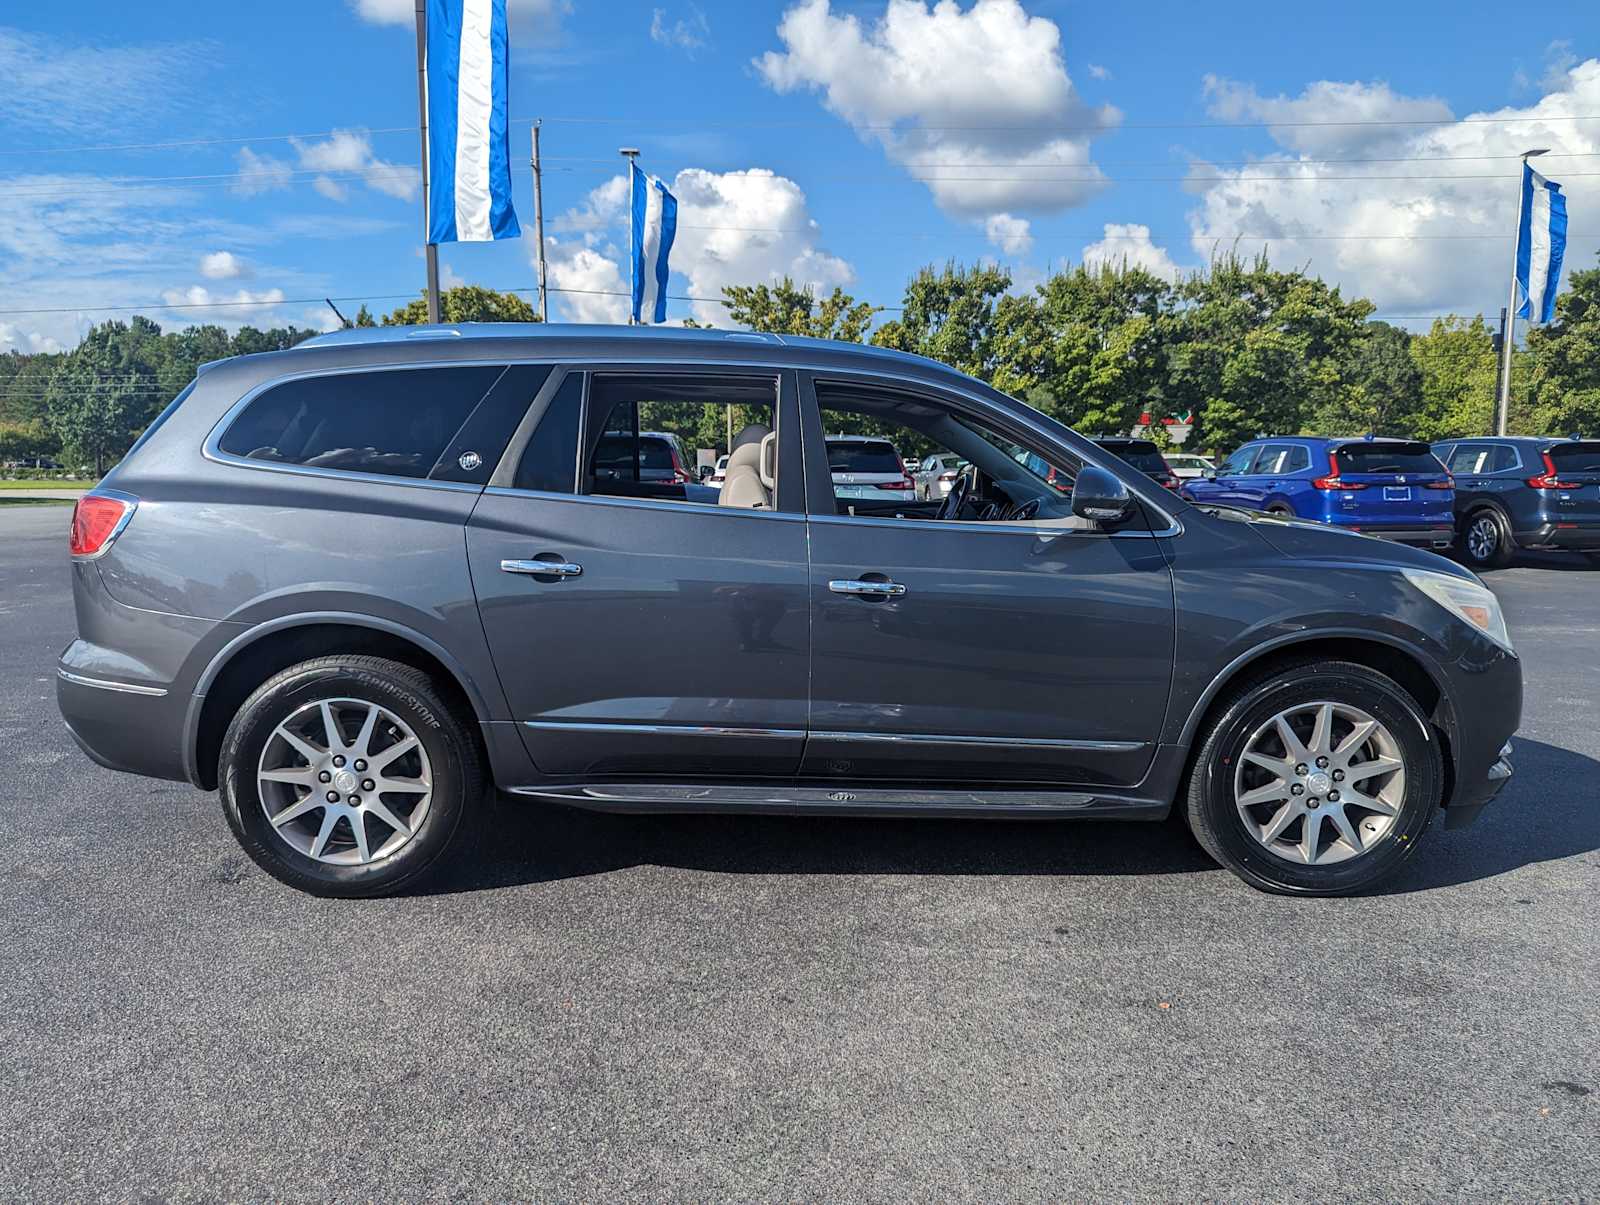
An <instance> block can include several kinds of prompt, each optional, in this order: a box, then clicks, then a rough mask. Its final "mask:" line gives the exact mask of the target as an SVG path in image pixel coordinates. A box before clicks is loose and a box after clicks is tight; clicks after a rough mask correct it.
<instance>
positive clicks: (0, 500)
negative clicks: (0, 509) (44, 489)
mask: <svg viewBox="0 0 1600 1205" xmlns="http://www.w3.org/2000/svg"><path fill="white" fill-rule="evenodd" d="M71 505H72V499H71V498H7V497H6V496H5V495H4V494H0V506H71Z"/></svg>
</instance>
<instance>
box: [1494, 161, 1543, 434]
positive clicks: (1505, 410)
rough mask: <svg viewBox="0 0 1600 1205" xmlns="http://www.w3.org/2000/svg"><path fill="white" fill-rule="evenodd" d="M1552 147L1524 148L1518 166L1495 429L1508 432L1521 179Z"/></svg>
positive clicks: (1499, 431)
mask: <svg viewBox="0 0 1600 1205" xmlns="http://www.w3.org/2000/svg"><path fill="white" fill-rule="evenodd" d="M1549 149H1550V148H1549V147H1539V148H1537V149H1535V150H1531V151H1523V152H1522V155H1521V157H1520V158H1519V160H1518V168H1517V209H1516V213H1517V226H1516V232H1515V233H1514V234H1513V235H1512V236H1511V300H1510V301H1509V302H1507V303H1506V334H1505V338H1504V339H1503V340H1501V344H1500V389H1499V394H1500V397H1499V406H1498V407H1497V412H1496V415H1495V424H1494V433H1495V434H1496V435H1504V434H1506V429H1507V427H1508V426H1509V423H1510V418H1511V345H1512V343H1513V342H1514V341H1515V335H1516V332H1517V252H1518V251H1519V250H1521V247H1522V181H1523V180H1524V178H1526V176H1527V174H1528V160H1529V159H1532V158H1534V157H1535V156H1536V155H1542V154H1544V153H1545V152H1546V151H1548V150H1549Z"/></svg>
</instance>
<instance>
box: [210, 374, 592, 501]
mask: <svg viewBox="0 0 1600 1205" xmlns="http://www.w3.org/2000/svg"><path fill="white" fill-rule="evenodd" d="M513 363H516V364H552V365H556V366H559V365H560V364H561V361H560V360H559V359H556V358H549V359H546V358H543V357H540V358H536V359H529V360H515V361H513V360H508V359H505V358H502V357H490V358H488V359H481V360H480V359H470V360H416V361H407V362H404V363H397V364H354V365H352V364H346V365H341V366H340V367H338V368H312V369H306V370H305V371H302V372H289V373H285V374H283V375H282V376H277V377H272V378H271V379H269V380H265V381H260V382H257V383H256V384H255V385H253V386H251V387H250V388H249V389H247V390H246V391H245V393H244V395H243V396H242V397H240V398H239V400H238V401H236V402H234V403H233V404H232V405H231V406H229V407H228V408H227V409H226V410H224V411H223V412H222V417H221V418H219V419H217V421H216V422H215V423H214V424H213V425H212V428H211V433H210V434H209V435H207V436H206V441H205V443H204V445H202V447H201V449H200V454H201V455H202V456H203V457H205V459H207V460H210V461H212V462H214V463H216V464H226V465H231V466H233V467H234V468H241V469H265V470H266V471H267V472H269V473H291V474H294V475H295V476H299V477H321V478H324V479H329V480H334V481H375V482H377V483H378V484H380V485H409V486H416V487H421V488H424V489H436V490H455V491H457V492H463V491H465V492H468V493H474V494H478V493H482V492H483V489H484V487H483V486H481V485H473V484H472V483H471V482H467V481H434V480H431V479H430V478H427V477H396V476H394V475H392V474H389V473H363V472H359V471H358V470H355V469H324V468H319V467H318V466H316V465H306V464H280V463H278V462H277V461H272V460H252V459H251V458H250V457H248V456H238V455H235V454H234V453H232V452H224V451H223V450H222V448H221V446H220V445H221V443H222V437H223V436H224V435H225V434H226V433H227V432H228V429H229V428H231V427H232V426H233V423H234V420H235V419H237V418H238V417H239V415H240V414H242V413H243V412H244V410H245V408H246V407H247V406H249V405H250V403H251V402H253V401H255V400H256V398H258V397H260V396H261V395H262V394H263V393H265V392H266V391H267V390H269V389H275V388H277V387H278V386H279V385H287V384H289V383H290V382H291V381H303V380H308V379H311V378H314V377H346V376H364V375H366V374H367V373H373V372H407V371H410V370H412V369H416V368H501V369H505V368H509V367H510V366H511V365H512V364H513ZM498 383H499V382H498V381H496V384H498ZM490 388H491V389H492V388H493V386H490ZM485 396H487V394H485ZM482 400H483V398H479V399H478V401H479V402H481V401H482ZM532 401H533V399H531V398H530V399H529V404H530V405H531V404H532ZM471 414H472V411H471V409H469V410H468V411H467V413H466V415H464V416H463V417H462V419H461V421H462V422H463V423H464V422H466V421H467V418H469V417H470V416H471ZM459 430H460V428H459V427H457V431H459ZM451 438H452V439H453V438H454V436H453V435H452V436H451ZM447 446H448V445H447ZM429 471H430V472H431V471H432V470H431V469H430V470H429Z"/></svg>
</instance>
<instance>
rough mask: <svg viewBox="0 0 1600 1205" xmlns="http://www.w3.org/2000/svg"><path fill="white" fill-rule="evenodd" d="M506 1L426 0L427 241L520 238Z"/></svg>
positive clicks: (475, 240)
mask: <svg viewBox="0 0 1600 1205" xmlns="http://www.w3.org/2000/svg"><path fill="white" fill-rule="evenodd" d="M508 58H509V51H508V44H507V39H506V0H428V187H429V197H428V241H429V242H430V243H457V242H459V243H486V242H489V241H490V240H491V239H502V238H516V237H517V236H518V235H520V234H521V233H522V228H521V227H520V226H519V225H518V224H517V213H516V210H514V209H512V207H511V151H510V146H509V144H508V142H507V126H508V122H507V120H506V108H507V104H506V93H507V86H506V77H507V70H506V61H507V59H508Z"/></svg>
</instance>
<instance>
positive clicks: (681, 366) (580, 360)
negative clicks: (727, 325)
mask: <svg viewBox="0 0 1600 1205" xmlns="http://www.w3.org/2000/svg"><path fill="white" fill-rule="evenodd" d="M767 346H774V345H772V344H768V345H767ZM776 346H778V347H784V346H786V345H784V344H782V343H779V344H777V345H776ZM514 364H552V365H555V366H556V367H558V368H563V369H567V370H569V371H571V370H578V371H590V372H592V371H593V370H594V369H595V368H598V367H601V366H614V367H617V368H619V369H623V370H626V369H629V368H639V369H656V368H662V367H666V368H671V369H675V370H677V371H680V372H684V373H690V374H692V373H695V372H715V371H718V370H723V369H729V368H739V369H754V370H757V371H766V372H773V373H781V372H784V371H805V372H809V373H810V374H811V375H812V377H813V378H815V379H826V378H827V377H828V375H829V374H830V373H833V374H839V375H843V376H854V377H861V378H869V379H872V380H877V381H886V382H890V383H893V384H898V385H902V386H906V387H909V388H912V389H920V390H924V391H929V390H931V391H933V392H940V391H943V392H945V393H950V394H954V395H955V396H957V397H959V398H961V399H962V400H964V401H965V402H967V403H968V404H970V405H972V406H974V407H976V408H978V409H979V410H980V411H988V410H991V409H993V408H994V403H993V402H992V401H990V400H989V399H988V398H985V397H982V396H980V395H978V394H975V393H973V392H972V391H971V390H969V389H967V388H965V387H963V386H962V385H961V384H960V383H959V382H957V383H951V382H948V381H940V380H933V381H930V380H928V379H926V378H924V377H920V376H914V375H912V374H909V373H904V372H893V371H888V370H886V369H884V368H882V367H880V366H876V365H872V364H862V365H859V366H854V365H853V366H850V367H846V368H839V367H837V366H830V367H827V368H820V369H818V368H813V367H810V366H808V365H805V364H796V363H791V362H781V363H774V362H773V361H772V360H770V359H766V360H746V359H739V358H725V357H718V358H716V359H708V360H685V359H683V358H682V357H679V356H667V357H663V356H648V355H647V356H641V355H638V354H634V355H616V356H604V355H601V356H596V355H586V356H582V357H575V356H571V355H535V356H517V355H502V356H486V357H483V358H478V357H474V358H471V359H466V358H463V359H450V360H408V361H405V362H402V363H394V364H355V365H349V364H347V365H341V366H339V367H331V368H316V369H306V370H304V371H301V372H291V373H285V374H283V375H282V376H276V377H272V378H271V379H270V380H266V381H262V382H259V383H258V384H256V385H254V386H252V387H251V388H250V389H249V390H248V391H247V392H246V393H245V394H244V396H243V397H241V398H240V399H239V400H238V401H236V402H234V403H233V404H232V405H231V406H229V407H228V409H227V410H226V411H224V412H223V415H222V417H221V418H219V419H218V420H217V422H216V425H215V426H213V427H212V429H211V434H210V435H209V436H207V438H206V442H205V445H204V448H203V449H202V451H203V454H204V456H205V458H206V459H208V460H211V461H215V462H217V463H219V464H227V465H233V466H236V467H239V468H249V469H266V470H268V471H275V472H280V473H298V474H301V475H304V476H317V477H324V476H325V477H332V478H336V479H339V480H345V481H376V482H379V483H383V484H392V485H410V486H422V487H424V488H431V489H455V490H471V491H474V492H480V493H481V492H487V491H488V490H490V489H499V490H504V491H505V492H507V493H511V494H515V495H517V496H529V497H533V496H539V497H562V496H563V495H550V494H540V493H538V492H537V491H533V490H512V489H509V488H508V487H494V486H487V487H486V486H477V485H470V484H467V483H464V482H456V481H429V480H427V479H426V478H420V477H388V476H384V475H381V474H378V473H357V472H352V471H350V470H347V469H318V468H308V467H306V466H304V465H278V464H274V463H272V462H271V461H264V460H250V459H248V458H247V457H235V456H233V455H232V454H231V453H227V452H222V451H220V450H219V449H218V448H217V443H218V441H220V439H221V438H222V432H223V431H225V430H226V429H227V427H228V426H229V425H231V423H232V420H233V419H234V418H235V417H236V416H237V415H238V413H239V412H240V411H241V410H242V409H243V408H244V407H245V406H246V405H247V404H249V403H250V402H251V401H253V400H254V399H255V398H256V397H257V396H258V395H259V394H261V393H262V392H263V391H265V390H266V389H269V388H271V387H273V386H275V385H282V384H286V383H287V382H289V381H295V380H301V379H304V378H307V377H324V376H347V375H350V374H354V373H367V372H390V371H396V370H403V369H412V368H475V367H494V366H499V367H509V366H511V365H514ZM587 400H588V399H587V398H585V404H586V408H587ZM1013 400H1015V399H1013ZM1017 404H1018V405H1020V406H1022V407H1023V408H1024V409H1026V408H1027V403H1026V402H1018V403H1017ZM530 405H531V399H530ZM1005 417H1006V418H1008V419H1010V420H1012V421H1014V422H1016V423H1017V424H1018V425H1020V426H1022V427H1024V428H1026V429H1027V430H1028V431H1029V432H1031V433H1032V434H1034V435H1037V436H1039V437H1041V438H1043V439H1044V440H1046V441H1047V442H1049V443H1057V442H1059V440H1058V438H1057V436H1056V435H1054V434H1053V433H1052V432H1050V431H1048V430H1046V429H1045V428H1043V427H1041V426H1040V425H1039V424H1038V423H1036V422H1035V421H1033V420H1032V419H1031V418H1029V417H1028V416H1027V415H1026V414H1013V413H1011V412H1010V411H1007V412H1005ZM1084 442H1085V443H1086V445H1087V446H1088V447H1089V448H1090V449H1093V451H1089V452H1085V451H1081V450H1079V449H1077V448H1074V447H1072V446H1071V445H1070V444H1062V446H1063V447H1065V448H1067V450H1068V451H1070V452H1071V453H1072V455H1074V456H1076V457H1078V458H1079V459H1081V460H1083V461H1085V462H1086V463H1089V464H1093V465H1097V466H1098V467H1100V468H1102V469H1105V470H1106V471H1107V472H1109V473H1111V474H1112V475H1113V476H1116V477H1119V479H1120V476H1121V475H1120V474H1119V473H1118V472H1117V470H1116V469H1115V468H1114V467H1113V466H1112V465H1111V464H1110V463H1109V461H1107V460H1106V459H1104V458H1103V457H1102V456H1101V455H1099V454H1098V451H1099V450H1098V449H1096V448H1095V445H1094V444H1093V442H1092V441H1088V440H1085V441H1084ZM1136 475H1137V476H1141V477H1142V476H1143V474H1136ZM1146 480H1148V479H1146ZM1129 489H1130V492H1131V493H1133V494H1134V495H1135V496H1136V497H1137V498H1138V499H1139V500H1140V501H1141V502H1142V503H1144V504H1145V505H1146V506H1148V507H1150V508H1151V509H1152V510H1154V511H1155V512H1156V513H1157V514H1159V515H1160V516H1161V517H1162V518H1163V519H1165V520H1166V521H1167V526H1166V527H1164V528H1162V529H1160V530H1152V531H1111V532H1103V533H1095V532H1085V533H1082V534H1085V535H1095V534H1100V535H1103V536H1104V537H1106V538H1110V539H1162V538H1166V537H1171V536H1176V535H1181V534H1182V532H1183V524H1182V522H1181V521H1180V520H1179V519H1178V518H1177V516H1175V515H1173V514H1172V513H1171V512H1170V511H1168V510H1167V509H1166V508H1165V507H1164V506H1161V505H1160V504H1159V503H1157V502H1156V501H1155V500H1154V499H1153V498H1151V497H1147V496H1146V495H1145V494H1144V493H1143V492H1141V487H1140V485H1139V483H1138V482H1133V483H1130V485H1129ZM573 496H574V497H578V498H586V499H588V500H589V501H595V500H596V496H595V495H588V494H578V495H573ZM610 501H613V502H622V503H625V504H636V505H639V506H646V507H661V506H679V505H681V506H685V507H688V508H689V509H690V510H691V511H692V512H693V513H696V514H703V513H706V512H707V511H711V510H723V511H726V512H728V513H733V514H738V513H742V514H757V515H763V516H767V517H770V516H773V515H779V514H782V515H786V516H787V517H789V518H804V517H806V516H801V515H796V514H794V513H792V512H788V511H743V510H735V509H734V508H731V507H720V508H719V507H711V506H706V505H704V504H700V503H668V502H642V501H641V502H638V503H634V500H633V499H610ZM810 517H811V518H816V519H821V520H828V519H830V518H843V519H844V520H845V521H846V522H861V521H862V520H860V519H855V518H851V517H849V516H827V515H820V516H810ZM887 521H888V522H895V523H904V522H908V520H898V519H891V520H887ZM910 521H915V520H910ZM962 526H964V527H971V528H972V529H974V530H980V531H994V530H995V529H996V525H995V524H993V523H978V524H962ZM1010 530H1013V531H1015V530H1017V529H1010ZM1051 534H1062V533H1059V532H1053V533H1051Z"/></svg>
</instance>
